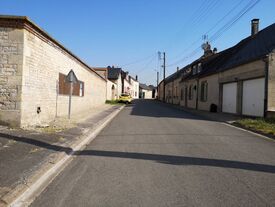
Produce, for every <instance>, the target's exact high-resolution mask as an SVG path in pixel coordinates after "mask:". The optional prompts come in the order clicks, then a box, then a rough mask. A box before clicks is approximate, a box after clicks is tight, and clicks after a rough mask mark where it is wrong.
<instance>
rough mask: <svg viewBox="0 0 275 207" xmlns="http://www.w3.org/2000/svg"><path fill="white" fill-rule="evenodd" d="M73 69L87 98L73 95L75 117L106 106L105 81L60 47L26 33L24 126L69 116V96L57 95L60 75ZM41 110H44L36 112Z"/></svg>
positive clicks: (23, 90) (23, 100)
mask: <svg viewBox="0 0 275 207" xmlns="http://www.w3.org/2000/svg"><path fill="white" fill-rule="evenodd" d="M71 69H73V70H74V72H75V74H76V76H77V78H78V79H79V80H80V81H83V82H84V96H83V97H80V96H73V98H72V115H74V114H77V113H82V112H85V111H87V112H88V111H89V109H92V108H93V107H96V106H98V105H101V104H104V103H105V100H106V81H105V80H104V79H103V78H101V77H99V75H98V74H96V73H95V72H93V71H91V69H90V68H88V67H87V66H85V65H84V64H82V63H81V62H79V61H78V60H77V59H76V58H74V57H73V56H71V55H70V54H68V53H67V52H66V51H64V50H62V49H61V48H60V47H59V46H58V45H56V44H55V43H53V42H51V41H49V40H48V39H46V40H45V39H43V38H41V37H38V36H37V35H36V34H34V33H32V32H30V31H28V30H24V58H23V81H22V106H21V109H22V112H21V113H22V115H21V120H22V122H21V126H22V127H25V126H30V125H44V124H48V123H49V122H50V121H52V120H54V118H55V117H56V116H66V115H67V114H68V99H69V97H68V95H59V94H58V80H59V73H62V74H65V75H67V74H68V72H69V71H70V70H71ZM38 107H39V108H40V109H41V112H40V113H37V109H38Z"/></svg>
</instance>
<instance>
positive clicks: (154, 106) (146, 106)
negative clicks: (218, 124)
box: [128, 99, 211, 121]
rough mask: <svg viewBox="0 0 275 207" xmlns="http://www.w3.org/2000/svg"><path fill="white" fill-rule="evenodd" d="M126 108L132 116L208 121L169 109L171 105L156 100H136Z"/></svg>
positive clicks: (172, 108) (178, 110)
mask: <svg viewBox="0 0 275 207" xmlns="http://www.w3.org/2000/svg"><path fill="white" fill-rule="evenodd" d="M128 108H131V113H130V114H131V115H133V116H147V117H156V118H161V117H162V118H184V119H193V120H208V119H206V118H203V117H200V116H198V115H193V114H191V113H188V112H185V111H182V110H180V109H178V108H174V107H171V105H168V104H166V103H162V102H159V101H157V100H150V99H147V100H146V99H137V100H135V101H134V102H133V104H131V105H128ZM208 121H209V120H208ZM210 121H211V120H210Z"/></svg>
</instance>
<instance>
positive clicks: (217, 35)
mask: <svg viewBox="0 0 275 207" xmlns="http://www.w3.org/2000/svg"><path fill="white" fill-rule="evenodd" d="M260 1H261V0H256V1H253V0H251V1H250V2H249V3H248V4H247V5H246V6H245V7H244V8H242V9H241V11H240V12H239V13H238V14H237V15H235V16H234V17H233V18H231V19H230V20H229V21H228V22H227V23H226V24H225V25H224V26H222V27H221V28H220V29H219V30H218V31H217V32H215V33H214V34H213V35H212V36H211V38H210V41H215V40H217V39H218V38H220V37H221V35H222V34H223V33H224V32H226V31H227V30H228V29H230V28H231V27H232V26H233V25H234V24H235V23H236V22H238V21H239V20H240V18H241V17H243V16H244V15H245V14H246V13H247V12H248V11H250V10H251V9H252V8H253V7H255V6H256V5H257V4H258V3H259V2H260ZM231 10H232V11H233V10H235V7H233V9H231ZM228 13H231V11H229V12H228ZM228 13H227V14H226V15H225V16H228V15H229V14H228ZM224 18H225V17H223V18H222V19H224ZM219 21H221V20H219ZM213 27H215V26H213ZM213 27H212V28H213ZM212 28H211V29H212ZM211 29H210V30H211ZM210 30H208V31H210ZM199 51H200V47H198V48H196V49H195V50H193V51H192V52H191V53H190V54H189V55H186V56H185V57H183V58H181V59H180V60H178V61H176V62H174V63H172V64H169V65H168V66H167V67H171V66H174V65H177V64H179V63H181V62H183V61H184V60H186V59H188V58H189V57H191V56H194V55H196V54H197V53H198V52H199Z"/></svg>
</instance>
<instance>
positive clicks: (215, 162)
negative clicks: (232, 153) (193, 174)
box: [74, 150, 275, 173]
mask: <svg viewBox="0 0 275 207" xmlns="http://www.w3.org/2000/svg"><path fill="white" fill-rule="evenodd" d="M74 154H75V155H81V156H97V157H112V158H126V159H135V160H149V161H155V162H158V163H162V164H168V165H183V166H188V165H192V166H207V167H219V168H231V169H241V170H249V171H256V172H265V173H275V166H273V165H266V164H257V163H250V162H242V161H232V160H220V159H210V158H199V157H187V156H176V155H160V154H148V153H136V152H117V151H100V150H84V151H76V152H75V153H74Z"/></svg>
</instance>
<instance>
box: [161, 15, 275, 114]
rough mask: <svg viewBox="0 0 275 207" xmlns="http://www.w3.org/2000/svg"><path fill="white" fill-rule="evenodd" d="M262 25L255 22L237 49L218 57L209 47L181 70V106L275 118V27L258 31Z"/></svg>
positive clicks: (230, 49)
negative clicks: (248, 34) (249, 33)
mask: <svg viewBox="0 0 275 207" xmlns="http://www.w3.org/2000/svg"><path fill="white" fill-rule="evenodd" d="M258 23H259V20H258V19H254V20H252V22H251V35H250V36H249V37H247V38H245V39H244V40H242V41H240V42H239V43H238V44H236V45H235V46H233V47H231V48H228V49H226V50H224V51H221V52H219V53H217V52H216V51H215V50H213V51H212V50H211V48H210V45H208V47H205V48H206V50H205V51H204V52H205V53H204V55H203V56H202V57H201V58H199V59H198V60H195V61H194V62H192V63H191V64H189V65H187V66H186V67H184V68H183V69H182V70H181V76H182V77H181V81H180V91H181V92H180V93H181V96H180V99H181V100H180V105H181V106H184V107H188V108H194V109H199V110H207V111H219V112H224V113H233V114H239V115H246V116H257V117H263V116H274V113H275V107H274V106H275V76H274V73H275V68H274V54H275V51H274V48H275V35H274V34H275V24H272V25H270V26H268V27H267V28H265V29H263V30H261V31H258V27H259V25H258ZM174 80H175V79H174ZM170 82H171V81H170ZM166 84H167V81H166ZM168 84H169V83H168ZM169 88H171V87H169ZM168 90H169V89H168ZM166 97H167V95H166Z"/></svg>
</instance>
